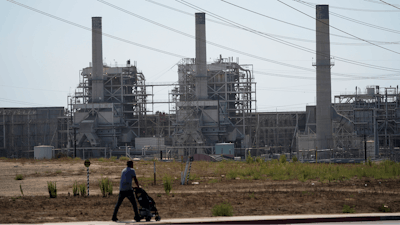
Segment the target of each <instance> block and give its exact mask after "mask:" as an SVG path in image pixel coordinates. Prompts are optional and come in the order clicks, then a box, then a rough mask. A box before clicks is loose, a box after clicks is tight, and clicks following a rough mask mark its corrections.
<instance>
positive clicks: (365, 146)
mask: <svg viewBox="0 0 400 225" xmlns="http://www.w3.org/2000/svg"><path fill="white" fill-rule="evenodd" d="M364 155H365V164H367V139H366V135H365V134H364Z"/></svg>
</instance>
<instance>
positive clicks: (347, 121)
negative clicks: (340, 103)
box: [331, 106, 354, 132]
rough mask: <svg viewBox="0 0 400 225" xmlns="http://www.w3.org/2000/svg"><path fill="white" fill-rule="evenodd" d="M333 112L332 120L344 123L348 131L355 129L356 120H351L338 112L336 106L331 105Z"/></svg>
mask: <svg viewBox="0 0 400 225" xmlns="http://www.w3.org/2000/svg"><path fill="white" fill-rule="evenodd" d="M331 112H332V120H333V121H335V122H337V123H340V124H341V125H343V126H344V127H345V128H346V130H347V131H349V132H352V131H353V130H354V122H353V121H351V120H350V119H349V118H347V117H346V116H344V115H342V114H340V113H338V112H337V110H336V108H335V107H333V106H332V107H331Z"/></svg>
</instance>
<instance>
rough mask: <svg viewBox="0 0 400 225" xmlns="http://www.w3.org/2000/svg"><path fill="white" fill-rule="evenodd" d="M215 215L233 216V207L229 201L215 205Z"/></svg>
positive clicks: (213, 213)
mask: <svg viewBox="0 0 400 225" xmlns="http://www.w3.org/2000/svg"><path fill="white" fill-rule="evenodd" d="M211 211H212V215H213V216H233V207H232V206H231V204H229V202H223V203H221V204H217V205H215V206H214V207H213V208H212V209H211Z"/></svg>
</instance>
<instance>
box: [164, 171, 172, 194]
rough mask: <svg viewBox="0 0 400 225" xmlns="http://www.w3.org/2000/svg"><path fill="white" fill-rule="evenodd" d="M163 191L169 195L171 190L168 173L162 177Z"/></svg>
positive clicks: (170, 180) (170, 179)
mask: <svg viewBox="0 0 400 225" xmlns="http://www.w3.org/2000/svg"><path fill="white" fill-rule="evenodd" d="M163 183H164V191H165V193H167V195H169V193H170V192H171V190H172V178H171V177H170V176H168V175H166V176H164V177H163Z"/></svg>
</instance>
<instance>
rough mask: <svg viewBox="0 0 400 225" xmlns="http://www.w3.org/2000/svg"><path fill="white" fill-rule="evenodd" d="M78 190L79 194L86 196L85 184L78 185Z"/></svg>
mask: <svg viewBox="0 0 400 225" xmlns="http://www.w3.org/2000/svg"><path fill="white" fill-rule="evenodd" d="M79 191H80V195H81V196H83V197H85V196H86V185H85V184H81V185H79Z"/></svg>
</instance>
